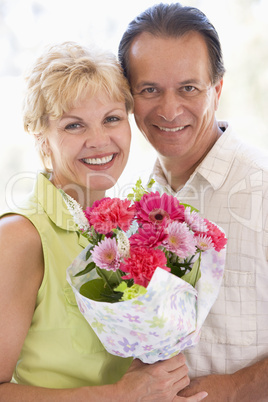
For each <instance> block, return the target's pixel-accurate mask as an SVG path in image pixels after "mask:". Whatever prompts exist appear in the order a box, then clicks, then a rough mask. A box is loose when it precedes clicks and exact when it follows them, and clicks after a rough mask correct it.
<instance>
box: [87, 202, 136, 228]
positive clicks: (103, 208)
mask: <svg viewBox="0 0 268 402" xmlns="http://www.w3.org/2000/svg"><path fill="white" fill-rule="evenodd" d="M130 204H131V202H130V201H128V200H120V199H119V198H113V199H111V198H104V199H103V200H102V201H101V203H100V204H99V205H97V206H96V207H95V208H91V210H90V211H89V212H90V213H89V220H90V224H91V225H92V226H93V227H94V229H95V230H96V232H98V233H102V234H107V233H109V232H111V230H112V229H116V228H120V229H122V230H123V231H127V230H128V229H129V227H130V225H131V223H132V220H133V218H134V214H135V206H130Z"/></svg>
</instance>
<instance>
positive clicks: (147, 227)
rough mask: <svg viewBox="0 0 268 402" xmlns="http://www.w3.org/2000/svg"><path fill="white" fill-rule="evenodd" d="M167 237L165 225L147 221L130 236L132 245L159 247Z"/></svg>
mask: <svg viewBox="0 0 268 402" xmlns="http://www.w3.org/2000/svg"><path fill="white" fill-rule="evenodd" d="M166 238H167V232H166V230H165V227H163V226H159V225H152V224H150V223H145V224H144V225H143V226H142V227H141V228H139V230H138V233H135V234H134V235H132V236H131V237H130V238H129V242H130V244H131V246H145V247H157V246H160V244H162V243H163V241H164V240H165V239H166Z"/></svg>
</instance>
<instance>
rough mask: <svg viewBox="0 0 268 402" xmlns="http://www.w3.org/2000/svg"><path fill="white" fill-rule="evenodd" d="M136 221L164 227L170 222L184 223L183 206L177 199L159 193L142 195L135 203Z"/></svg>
mask: <svg viewBox="0 0 268 402" xmlns="http://www.w3.org/2000/svg"><path fill="white" fill-rule="evenodd" d="M136 209H137V220H138V221H139V222H141V223H148V222H149V223H155V224H157V225H159V224H160V225H166V224H167V223H169V222H170V221H179V222H183V221H184V209H185V208H184V206H183V205H181V204H180V203H179V201H178V200H177V198H175V197H173V196H172V195H167V194H166V193H164V194H163V195H161V196H160V194H159V192H158V191H156V192H155V193H149V194H144V195H143V197H142V198H141V200H140V201H138V202H136Z"/></svg>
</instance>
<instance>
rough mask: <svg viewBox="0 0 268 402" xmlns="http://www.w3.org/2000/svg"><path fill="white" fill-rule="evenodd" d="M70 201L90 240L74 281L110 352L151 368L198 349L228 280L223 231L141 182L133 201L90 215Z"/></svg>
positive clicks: (71, 276)
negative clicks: (224, 273)
mask: <svg viewBox="0 0 268 402" xmlns="http://www.w3.org/2000/svg"><path fill="white" fill-rule="evenodd" d="M64 198H65V201H66V202H67V206H68V208H69V209H70V211H71V212H72V214H73V216H74V220H75V222H76V223H77V225H78V227H79V230H80V233H81V234H82V235H84V236H85V237H86V238H87V239H88V240H89V245H88V246H87V247H86V248H85V250H84V251H83V252H82V253H81V254H80V255H78V256H77V258H76V259H75V260H74V261H73V263H72V264H71V265H70V266H69V267H68V269H67V281H68V282H69V284H70V286H71V287H72V290H73V292H74V294H75V297H76V301H77V305H78V307H79V310H80V312H81V313H82V314H83V316H84V317H85V319H86V320H87V322H88V323H89V324H90V326H91V327H92V329H93V330H94V331H95V333H96V335H97V336H98V338H99V339H100V341H101V342H102V344H103V345H104V347H105V348H106V350H107V351H108V352H109V353H111V354H114V355H118V356H122V357H133V358H139V359H140V360H141V361H143V362H144V363H150V364H151V363H154V362H156V361H159V360H165V359H169V358H170V357H172V356H175V355H176V354H178V353H180V352H181V351H183V350H184V349H185V348H188V347H192V346H194V345H196V344H197V343H198V341H199V338H200V331H201V328H202V325H203V323H204V321H205V319H206V317H207V315H208V313H209V311H210V309H211V307H212V305H213V303H214V302H215V300H216V298H217V295H218V292H219V289H220V285H221V280H222V277H223V272H224V264H225V253H226V250H225V244H226V242H227V239H226V238H225V236H224V233H223V231H222V230H221V229H220V228H218V227H217V226H216V225H215V224H213V223H212V222H210V221H208V220H206V219H203V218H201V217H200V215H199V214H198V212H197V211H196V210H194V209H193V208H192V207H191V206H189V205H184V204H180V203H179V201H178V200H177V199H176V198H175V197H173V196H168V195H167V194H163V195H162V196H161V195H160V194H159V193H158V192H156V193H153V192H150V193H149V192H148V191H147V190H145V189H144V188H143V187H142V186H141V183H140V182H137V185H136V188H135V189H134V195H132V196H131V197H130V198H131V200H119V199H110V198H104V199H102V200H100V201H97V202H96V203H95V204H93V206H92V207H91V208H87V209H86V210H85V211H82V209H81V208H79V206H78V204H77V203H75V201H74V200H72V199H70V197H68V196H66V195H64Z"/></svg>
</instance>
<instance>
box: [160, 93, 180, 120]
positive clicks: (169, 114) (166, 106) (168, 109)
mask: <svg viewBox="0 0 268 402" xmlns="http://www.w3.org/2000/svg"><path fill="white" fill-rule="evenodd" d="M182 113H183V105H182V100H181V99H180V96H179V95H178V94H177V93H176V92H175V91H173V90H171V91H166V92H164V93H163V94H162V96H161V98H160V103H159V106H158V110H157V114H158V115H159V116H160V117H162V118H163V119H164V120H166V121H168V122H172V121H173V120H175V118H176V117H178V116H179V115H181V114H182Z"/></svg>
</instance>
